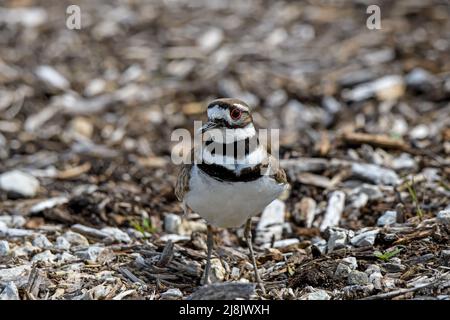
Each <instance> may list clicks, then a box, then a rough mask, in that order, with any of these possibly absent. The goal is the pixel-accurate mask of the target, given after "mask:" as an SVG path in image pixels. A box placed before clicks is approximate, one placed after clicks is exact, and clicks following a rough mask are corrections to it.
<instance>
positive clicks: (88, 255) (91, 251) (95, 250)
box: [76, 246, 105, 263]
mask: <svg viewBox="0 0 450 320" xmlns="http://www.w3.org/2000/svg"><path fill="white" fill-rule="evenodd" d="M103 250H105V248H103V247H98V246H90V247H89V248H87V249H85V250H82V251H78V252H76V255H77V256H78V257H79V258H80V259H83V260H85V261H88V262H92V263H95V262H97V259H98V257H99V255H100V254H101V253H102V251H103Z"/></svg>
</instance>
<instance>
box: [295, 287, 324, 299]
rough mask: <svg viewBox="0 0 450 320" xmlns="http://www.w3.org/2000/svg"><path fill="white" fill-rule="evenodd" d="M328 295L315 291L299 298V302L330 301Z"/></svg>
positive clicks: (322, 291)
mask: <svg viewBox="0 0 450 320" xmlns="http://www.w3.org/2000/svg"><path fill="white" fill-rule="evenodd" d="M330 299H331V297H330V295H329V294H328V293H327V292H326V291H325V290H321V289H320V290H317V291H314V292H310V293H307V294H304V295H302V296H301V297H300V300H330Z"/></svg>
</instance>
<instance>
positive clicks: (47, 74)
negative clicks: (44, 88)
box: [35, 65, 70, 90]
mask: <svg viewBox="0 0 450 320" xmlns="http://www.w3.org/2000/svg"><path fill="white" fill-rule="evenodd" d="M35 73H36V75H37V76H38V78H39V79H41V80H42V81H44V82H45V83H47V84H48V85H50V86H51V87H53V88H56V89H60V90H67V89H69V88H70V83H69V81H68V80H67V79H66V78H65V77H64V76H63V75H62V74H61V73H59V72H58V71H57V70H55V68H53V67H51V66H47V65H42V66H39V67H37V68H36V70H35Z"/></svg>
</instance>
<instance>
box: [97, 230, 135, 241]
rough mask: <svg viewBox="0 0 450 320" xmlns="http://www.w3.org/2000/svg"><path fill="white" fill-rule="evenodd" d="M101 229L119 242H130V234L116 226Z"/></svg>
mask: <svg viewBox="0 0 450 320" xmlns="http://www.w3.org/2000/svg"><path fill="white" fill-rule="evenodd" d="M101 231H102V232H104V233H106V234H107V235H108V236H110V237H112V238H114V239H115V240H117V241H119V242H125V243H128V242H131V238H130V236H129V235H128V234H126V233H125V232H123V231H122V230H120V229H118V228H111V227H106V228H103V229H102V230H101Z"/></svg>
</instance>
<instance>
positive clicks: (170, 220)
mask: <svg viewBox="0 0 450 320" xmlns="http://www.w3.org/2000/svg"><path fill="white" fill-rule="evenodd" d="M180 227H181V217H180V216H179V215H176V214H173V213H167V214H165V215H164V230H165V231H166V232H167V233H174V234H179V233H180Z"/></svg>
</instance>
